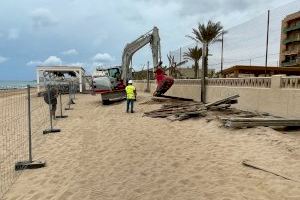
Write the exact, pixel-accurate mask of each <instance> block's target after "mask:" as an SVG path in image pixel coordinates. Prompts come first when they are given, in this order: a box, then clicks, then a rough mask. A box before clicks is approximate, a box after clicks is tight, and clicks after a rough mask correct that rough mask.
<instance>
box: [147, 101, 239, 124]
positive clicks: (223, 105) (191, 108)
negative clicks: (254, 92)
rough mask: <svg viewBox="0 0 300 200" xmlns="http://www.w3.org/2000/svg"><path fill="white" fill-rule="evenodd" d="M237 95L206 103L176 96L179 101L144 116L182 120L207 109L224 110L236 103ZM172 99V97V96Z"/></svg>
mask: <svg viewBox="0 0 300 200" xmlns="http://www.w3.org/2000/svg"><path fill="white" fill-rule="evenodd" d="M165 97H169V96H165ZM238 97H239V95H233V96H230V97H227V98H224V99H221V100H218V101H215V102H212V103H209V104H206V105H204V104H203V103H201V102H192V101H190V99H185V98H176V100H180V101H177V102H172V103H171V104H166V105H162V107H161V108H160V109H158V110H153V111H150V112H145V113H144V116H147V117H152V118H167V119H169V120H171V121H182V120H186V119H189V118H194V117H204V116H206V114H207V110H224V109H227V108H229V107H230V106H231V104H233V103H237V98H238ZM172 99H174V97H173V98H172ZM160 100H161V99H160Z"/></svg>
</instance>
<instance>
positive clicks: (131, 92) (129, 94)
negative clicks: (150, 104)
mask: <svg viewBox="0 0 300 200" xmlns="http://www.w3.org/2000/svg"><path fill="white" fill-rule="evenodd" d="M125 91H126V99H127V109H126V112H129V107H130V108H131V109H130V112H131V113H133V112H134V111H133V102H134V100H135V98H136V89H135V87H134V86H133V85H132V80H129V81H128V85H127V86H126V88H125Z"/></svg>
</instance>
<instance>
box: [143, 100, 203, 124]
mask: <svg viewBox="0 0 300 200" xmlns="http://www.w3.org/2000/svg"><path fill="white" fill-rule="evenodd" d="M144 116H147V117H152V118H167V119H169V120H171V121H176V120H178V121H182V120H185V119H189V118H192V117H200V116H206V107H205V106H204V104H203V103H195V102H192V103H186V102H184V103H174V104H169V105H163V106H162V108H161V109H157V110H153V111H150V112H145V113H144Z"/></svg>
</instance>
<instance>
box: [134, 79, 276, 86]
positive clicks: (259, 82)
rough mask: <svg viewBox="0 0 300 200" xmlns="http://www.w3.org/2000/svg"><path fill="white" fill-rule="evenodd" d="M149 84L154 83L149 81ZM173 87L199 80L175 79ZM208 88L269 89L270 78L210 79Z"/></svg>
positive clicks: (195, 82) (197, 83) (194, 83)
mask: <svg viewBox="0 0 300 200" xmlns="http://www.w3.org/2000/svg"><path fill="white" fill-rule="evenodd" d="M134 82H135V83H147V80H135V81H134ZM150 83H155V81H154V80H151V81H150ZM174 85H201V79H175V81H174ZM207 85H209V86H226V87H256V88H270V87H271V77H267V78H265V77H258V78H210V79H207Z"/></svg>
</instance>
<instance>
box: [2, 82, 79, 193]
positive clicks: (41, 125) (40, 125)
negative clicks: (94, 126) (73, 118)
mask: <svg viewBox="0 0 300 200" xmlns="http://www.w3.org/2000/svg"><path fill="white" fill-rule="evenodd" d="M78 88H79V87H78V84H77V83H76V82H74V81H64V82H60V81H54V80H47V81H46V82H45V86H44V87H43V89H42V91H41V93H40V95H37V89H36V88H35V87H32V86H30V85H27V86H26V85H21V84H18V83H15V85H12V84H10V85H5V86H2V87H0V124H1V125H0V127H1V128H0V130H1V131H0V199H1V198H2V197H3V195H4V194H5V192H7V190H8V189H9V188H10V187H11V185H12V183H13V182H14V181H15V180H16V179H17V177H18V176H19V175H20V173H21V172H22V170H23V169H26V168H38V167H43V166H45V162H43V161H42V160H40V159H43V158H41V157H40V155H39V154H38V152H39V148H40V147H41V146H42V144H44V143H45V141H46V139H47V135H45V134H47V133H48V134H49V133H52V132H58V131H60V130H59V129H57V121H58V120H61V119H58V118H65V117H67V115H66V112H67V111H66V110H70V109H71V108H72V104H74V98H75V93H76V92H77V91H78Z"/></svg>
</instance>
